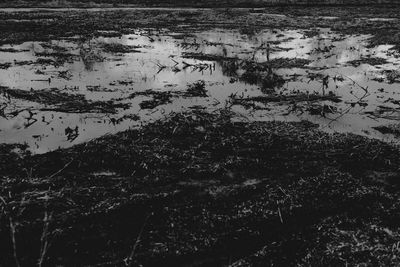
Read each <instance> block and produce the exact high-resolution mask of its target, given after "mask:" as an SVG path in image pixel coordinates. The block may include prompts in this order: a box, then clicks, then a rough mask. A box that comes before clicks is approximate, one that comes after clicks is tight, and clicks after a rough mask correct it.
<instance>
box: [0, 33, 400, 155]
mask: <svg viewBox="0 0 400 267" xmlns="http://www.w3.org/2000/svg"><path fill="white" fill-rule="evenodd" d="M103 35H105V36H112V32H108V33H107V32H104V33H103ZM370 37H371V36H368V35H354V36H349V35H338V34H335V33H332V32H331V31H330V30H329V29H314V30H313V31H312V32H310V31H303V30H285V31H280V30H265V31H262V32H257V33H256V34H244V33H243V32H241V31H239V30H226V29H216V30H208V31H195V32H190V33H186V32H183V33H182V32H171V31H169V30H168V29H158V30H155V29H141V30H137V31H136V33H135V34H130V35H124V36H122V37H121V38H118V37H99V38H93V39H91V40H82V39H81V38H80V37H79V36H76V37H75V38H69V39H62V40H53V41H51V42H45V43H43V42H26V43H23V44H21V45H14V46H11V45H5V46H2V47H0V51H1V52H0V66H4V67H3V68H1V69H0V81H1V82H0V86H2V87H4V88H6V87H7V88H11V89H13V90H17V89H18V90H22V91H18V92H19V96H18V97H15V95H13V94H11V93H10V92H9V93H6V92H7V91H3V93H2V94H0V103H1V105H0V111H1V113H0V142H2V143H16V142H18V143H27V144H28V145H29V147H30V148H31V150H32V151H33V152H35V153H43V152H47V151H49V150H54V149H57V148H59V147H68V146H71V145H73V144H77V143H81V142H85V141H88V140H91V139H93V138H97V137H100V136H103V135H105V134H112V133H116V132H119V131H123V130H126V129H129V128H133V127H139V126H141V125H143V124H144V123H148V122H151V121H153V120H155V119H158V118H160V117H162V116H165V115H166V114H168V113H169V112H171V111H181V110H183V109H187V108H207V109H211V110H212V109H217V108H222V107H225V106H230V105H231V104H232V101H231V100H232V96H235V97H241V98H247V97H258V96H265V95H268V94H271V91H272V92H273V93H274V95H278V96H279V95H289V96H290V95H293V94H302V93H307V94H318V95H322V94H323V92H325V94H332V95H335V96H338V97H340V99H341V101H340V102H338V103H334V102H331V101H318V102H310V101H305V102H304V101H302V102H301V103H300V102H299V103H296V102H293V101H289V102H288V101H279V102H272V103H267V104H263V103H253V104H254V105H253V108H250V109H249V108H246V107H244V106H243V105H233V106H232V109H234V110H236V111H238V112H240V113H242V114H244V115H245V116H247V117H248V118H250V119H256V120H273V119H278V120H288V121H293V120H294V121H296V120H303V119H305V120H309V121H312V122H315V123H318V124H319V125H320V127H321V128H322V129H324V130H326V131H340V132H352V133H356V134H362V135H367V136H371V137H374V138H381V139H384V140H391V139H390V138H389V137H387V136H385V135H383V134H380V133H379V132H377V131H376V130H374V128H373V127H375V126H378V125H383V124H388V123H393V122H395V120H396V119H397V117H398V119H400V112H398V111H397V109H398V108H399V106H398V103H397V102H396V101H393V100H395V99H399V93H400V91H399V90H398V84H396V83H389V82H387V81H386V77H385V74H384V73H385V71H390V70H394V69H397V68H398V65H399V63H400V59H398V55H396V54H394V53H393V52H392V51H391V50H390V48H391V46H379V47H375V48H367V40H368V38H370ZM267 43H269V44H270V56H269V60H270V61H271V62H282V65H281V66H275V67H274V68H273V69H272V70H271V71H272V73H273V77H278V78H277V79H279V81H280V82H279V83H277V84H273V85H271V84H269V85H265V84H261V83H260V82H259V81H251V80H249V79H244V78H243V77H244V75H243V73H244V69H243V65H244V64H246V62H250V61H254V62H258V63H260V64H262V63H263V62H267V61H268V52H267V49H266V44H267ZM282 58H283V60H280V59H282ZM290 59H292V61H293V60H297V61H299V60H303V61H305V62H307V63H306V64H304V66H294V67H287V66H286V63H285V62H288V61H289V60H290ZM377 60H379V62H378V63H379V64H376V62H377ZM374 62H375V63H374ZM271 75H272V74H271ZM327 75H329V79H328V85H327V88H325V89H324V90H322V84H323V82H322V80H323V78H324V77H326V76H327ZM198 81H204V89H205V90H206V95H207V96H206V97H204V95H202V94H199V95H188V93H187V92H188V88H194V87H193V84H196V82H198ZM3 90H4V89H3ZM148 90H151V91H148ZM200 90H201V88H200ZM24 92H25V94H24ZM38 92H41V93H43V96H42V94H40V95H39V96H40V97H47V98H50V97H54V98H57V99H55V100H54V103H55V104H54V105H50V106H49V105H48V104H46V103H44V102H43V99H40V97H39V96H38ZM201 92H202V91H200V93H201ZM21 95H23V96H24V97H25V98H24V97H22V96H21ZM26 95H27V96H26ZM33 95H35V100H34V101H29V99H30V98H29V97H32V96H33ZM65 95H66V96H68V97H70V96H75V98H77V99H82V98H83V99H85V101H88V102H87V104H86V106H82V107H80V110H81V112H76V111H75V112H74V111H73V110H72V111H68V112H65V109H69V108H70V106H73V107H75V106H74V105H76V104H77V102H69V100H68V101H67V100H65V101H67V102H64V104H65V103H67V104H65V105H67V106H64V107H63V108H64V111H63V110H59V109H54V106H57V107H59V104H60V103H59V102H57V101H60V100H59V99H58V98H59V97H64V96H65ZM27 98H28V99H27ZM47 98H46V99H47ZM75 98H74V99H75ZM30 100H32V99H30ZM149 100H150V102H147V103H146V105H145V104H143V103H144V102H145V101H149ZM85 103H86V102H85ZM104 103H105V104H104ZM110 103H112V104H110ZM92 104H93V106H94V108H95V110H96V112H94V111H93V110H89V111H88V110H86V109H85V108H87V106H88V105H92ZM98 104H101V105H100V106H99V105H98ZM117 104H118V105H119V106H115V107H114V106H112V108H111V105H117ZM104 105H107V110H111V111H113V112H103V111H104ZM153 105H154V106H153ZM149 107H150V108H149ZM321 107H322V109H321ZM383 107H386V108H388V109H389V111H390V112H387V111H384V112H383V113H379V114H378V113H376V111H377V110H378V109H380V110H381V109H382V108H383ZM326 108H327V110H325V109H326ZM82 109H83V111H82ZM99 109H100V111H99ZM382 114H383V115H382ZM377 115H379V116H377Z"/></svg>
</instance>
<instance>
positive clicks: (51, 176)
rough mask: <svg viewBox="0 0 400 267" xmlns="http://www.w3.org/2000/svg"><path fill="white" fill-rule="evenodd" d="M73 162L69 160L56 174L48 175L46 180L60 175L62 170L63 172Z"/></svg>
mask: <svg viewBox="0 0 400 267" xmlns="http://www.w3.org/2000/svg"><path fill="white" fill-rule="evenodd" d="M73 161H74V159H71V160H70V161H69V162H68V163H67V164H65V165H64V167H62V168H61V169H60V170H58V171H57V172H55V173H53V174H52V175H50V176H49V177H48V178H49V179H51V178H53V177H54V176H56V175H58V174H59V173H61V172H62V171H63V170H65V169H66V168H67V167H68V166H69V165H71V163H72V162H73Z"/></svg>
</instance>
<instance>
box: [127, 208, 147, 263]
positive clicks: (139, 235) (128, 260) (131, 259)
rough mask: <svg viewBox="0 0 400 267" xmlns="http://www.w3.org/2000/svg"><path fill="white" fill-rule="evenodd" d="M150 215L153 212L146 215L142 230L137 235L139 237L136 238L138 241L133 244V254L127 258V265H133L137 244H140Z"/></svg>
mask: <svg viewBox="0 0 400 267" xmlns="http://www.w3.org/2000/svg"><path fill="white" fill-rule="evenodd" d="M150 215H151V214H148V215H147V216H146V218H145V219H144V222H143V225H142V228H141V229H140V232H139V234H138V236H137V238H136V242H135V244H134V245H133V248H132V251H131V254H130V255H129V257H128V258H127V259H126V260H125V265H126V266H132V263H133V258H134V257H135V252H136V248H137V246H138V245H139V242H140V238H141V237H142V234H143V230H144V227H145V226H146V223H147V220H148V219H149V217H150Z"/></svg>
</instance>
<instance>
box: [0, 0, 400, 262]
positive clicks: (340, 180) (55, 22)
mask: <svg viewBox="0 0 400 267" xmlns="http://www.w3.org/2000/svg"><path fill="white" fill-rule="evenodd" d="M398 11H399V9H374V10H373V9H368V8H362V9H357V8H349V9H343V8H342V9H335V8H332V9H326V8H314V9H306V10H303V9H284V10H281V9H277V8H276V9H270V10H267V11H263V12H268V13H273V12H278V13H281V14H286V15H287V17H284V18H282V17H278V18H276V19H270V20H265V19H264V16H263V13H252V12H249V11H243V10H241V11H238V10H214V11H213V10H207V11H179V12H176V11H155V10H153V11H130V12H128V11H124V12H122V11H115V12H114V11H110V12H92V13H88V12H84V11H82V12H56V11H51V12H26V13H1V15H2V16H1V18H0V43H2V44H16V43H22V42H24V41H32V40H50V39H56V38H62V37H72V36H77V35H79V36H81V37H82V38H88V39H90V38H92V37H93V36H96V35H101V34H105V33H104V32H103V33H101V32H100V31H105V30H106V31H114V32H112V34H115V35H117V36H118V35H121V34H124V33H129V32H131V31H134V29H136V28H137V27H160V28H161V27H171V28H175V30H177V31H179V30H181V31H183V32H190V30H191V29H192V28H193V27H196V28H199V27H202V28H206V27H240V28H241V29H243V31H247V32H249V33H251V32H252V33H254V32H256V30H257V29H262V28H263V27H264V28H265V27H269V28H311V27H314V26H319V27H332V29H333V30H335V31H339V32H344V33H369V34H372V35H373V37H372V38H371V45H376V44H385V43H390V44H394V45H398V44H399V40H400V38H399V36H400V34H399V27H398V23H397V22H393V21H366V20H363V21H359V20H357V19H358V18H360V17H371V18H372V17H399V14H400V12H398ZM309 15H312V16H315V17H314V18H304V17H303V16H309ZM323 15H326V16H328V15H334V16H339V17H340V18H339V19H338V20H336V21H335V23H334V25H332V22H329V21H328V20H320V19H318V18H317V16H323ZM349 18H351V19H349ZM183 24H185V25H187V26H186V27H180V25H183ZM65 25H68V28H66V26H65ZM107 34H111V33H110V32H107ZM399 167H400V152H399V149H398V147H395V146H392V145H389V144H387V143H383V142H380V141H377V140H371V139H367V138H363V137H360V136H356V135H341V134H334V135H330V134H327V133H323V132H321V131H319V130H318V129H317V126H315V125H312V124H310V123H307V122H301V123H283V122H265V123H263V122H247V121H244V120H242V119H240V118H237V117H236V115H235V114H232V113H231V112H230V111H229V110H222V111H219V112H215V113H208V112H205V111H199V110H198V111H192V112H186V113H182V114H171V115H169V116H167V117H166V118H165V119H162V120H160V121H157V122H155V123H153V124H150V125H148V126H145V127H144V128H142V129H140V130H131V131H127V132H123V133H119V134H117V135H114V136H105V137H103V138H101V139H97V140H94V141H91V142H89V143H86V144H82V145H78V146H75V147H72V148H69V149H64V150H57V151H54V152H51V153H47V154H44V155H34V156H32V155H29V153H28V152H26V150H25V147H24V146H23V145H0V177H1V179H0V183H1V185H0V251H1V253H0V266H35V265H38V266H57V265H61V266H82V265H85V266H129V265H130V266H139V265H143V266H183V265H185V266H229V265H231V266H270V265H273V266H296V265H300V266H310V265H311V266H357V265H359V266H399V265H400V259H399V255H400V232H399V224H400V200H399V199H400V198H399V197H400V191H399V187H400V171H399Z"/></svg>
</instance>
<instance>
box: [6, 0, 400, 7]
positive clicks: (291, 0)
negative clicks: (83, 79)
mask: <svg viewBox="0 0 400 267" xmlns="http://www.w3.org/2000/svg"><path fill="white" fill-rule="evenodd" d="M0 3H2V4H3V5H4V4H6V3H9V4H10V5H13V6H18V5H21V6H23V5H31V6H40V5H46V6H70V5H81V6H96V5H99V4H101V5H104V4H107V5H110V6H120V5H136V6H204V7H262V6H275V5H289V6H295V5H385V4H389V5H393V4H397V5H400V0H16V1H10V0H0Z"/></svg>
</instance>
